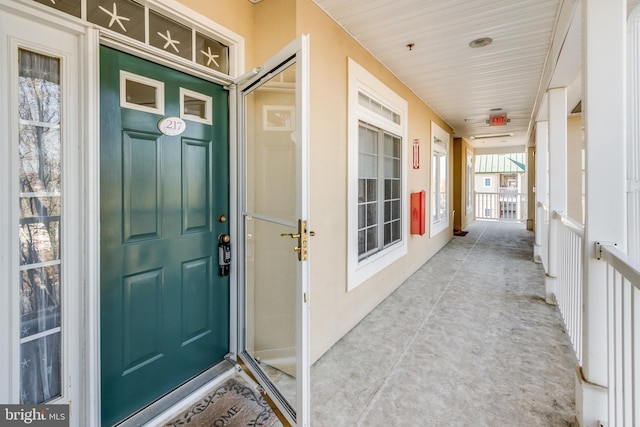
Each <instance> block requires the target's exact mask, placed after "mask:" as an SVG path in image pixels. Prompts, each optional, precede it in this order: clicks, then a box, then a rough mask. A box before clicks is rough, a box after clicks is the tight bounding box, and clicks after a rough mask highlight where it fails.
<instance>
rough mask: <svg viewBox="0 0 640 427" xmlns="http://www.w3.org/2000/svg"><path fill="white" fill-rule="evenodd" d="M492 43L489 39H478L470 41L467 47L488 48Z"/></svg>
mask: <svg viewBox="0 0 640 427" xmlns="http://www.w3.org/2000/svg"><path fill="white" fill-rule="evenodd" d="M492 42H493V39H492V38H491V37H481V38H479V39H475V40H471V41H470V42H469V46H471V47H472V48H476V47H485V46H489V45H490V44H491V43H492Z"/></svg>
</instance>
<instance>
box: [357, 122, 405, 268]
mask: <svg viewBox="0 0 640 427" xmlns="http://www.w3.org/2000/svg"><path fill="white" fill-rule="evenodd" d="M358 147H359V148H358V258H359V259H360V260H362V259H365V258H367V257H369V256H371V255H373V254H375V253H377V252H379V251H381V250H382V249H384V248H385V247H387V246H389V245H391V244H393V243H395V242H398V241H400V240H401V238H402V236H401V222H400V221H401V208H400V206H401V203H400V188H401V178H400V176H401V175H400V169H401V163H400V162H401V139H400V138H398V137H397V136H395V135H391V134H389V133H388V132H385V131H383V130H382V129H378V128H375V127H372V126H369V125H366V124H364V123H361V124H360V126H359V129H358Z"/></svg>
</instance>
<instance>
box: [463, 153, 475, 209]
mask: <svg viewBox="0 0 640 427" xmlns="http://www.w3.org/2000/svg"><path fill="white" fill-rule="evenodd" d="M469 171H470V172H471V173H468V172H469ZM473 176H474V173H473V152H472V151H471V150H469V149H468V148H467V169H466V170H465V179H466V182H467V188H466V189H465V190H466V192H467V193H466V195H467V197H466V203H467V213H470V212H472V211H473V204H474V197H473V190H474V189H473V187H474V179H473Z"/></svg>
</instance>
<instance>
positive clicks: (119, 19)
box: [98, 2, 130, 33]
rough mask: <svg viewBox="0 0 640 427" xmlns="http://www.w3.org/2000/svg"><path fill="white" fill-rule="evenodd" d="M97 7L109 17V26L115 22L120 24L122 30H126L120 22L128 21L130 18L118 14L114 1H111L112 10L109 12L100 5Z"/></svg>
mask: <svg viewBox="0 0 640 427" xmlns="http://www.w3.org/2000/svg"><path fill="white" fill-rule="evenodd" d="M98 7H99V8H100V10H101V11H103V12H104V13H106V14H107V15H109V16H110V17H111V21H110V22H109V28H111V26H112V25H113V24H114V23H116V22H117V23H118V25H120V28H122V31H124V32H125V33H126V32H127V29H126V28H125V27H124V25H123V24H122V21H130V19H129V18H125V17H124V16H118V8H117V6H116V2H113V12H109V11H108V10H107V9H105V8H104V7H102V6H98Z"/></svg>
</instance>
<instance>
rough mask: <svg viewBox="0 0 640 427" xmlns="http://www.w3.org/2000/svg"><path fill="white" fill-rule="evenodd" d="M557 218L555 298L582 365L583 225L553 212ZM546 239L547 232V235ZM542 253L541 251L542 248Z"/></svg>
mask: <svg viewBox="0 0 640 427" xmlns="http://www.w3.org/2000/svg"><path fill="white" fill-rule="evenodd" d="M553 220H554V221H557V226H558V228H557V230H558V238H557V240H558V241H557V244H558V248H557V249H558V250H557V254H558V263H557V272H556V275H557V277H556V300H557V302H558V308H559V309H560V314H561V315H562V319H563V320H564V323H565V327H566V330H567V333H568V334H569V338H570V339H571V344H573V350H574V351H575V354H576V358H577V359H578V363H579V364H580V366H582V266H583V262H584V261H583V258H582V251H583V249H582V247H583V240H584V226H583V225H582V224H579V223H577V222H575V221H574V220H572V219H571V218H569V217H568V216H566V215H565V214H564V213H563V212H558V211H554V212H553ZM546 235H547V238H548V233H547V234H546ZM543 252H544V251H543Z"/></svg>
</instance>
